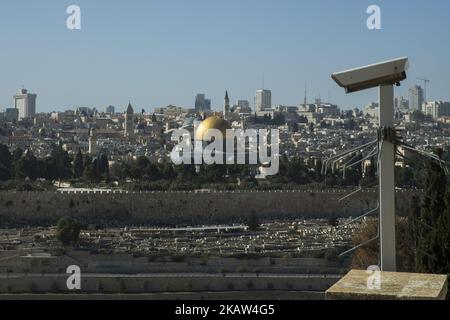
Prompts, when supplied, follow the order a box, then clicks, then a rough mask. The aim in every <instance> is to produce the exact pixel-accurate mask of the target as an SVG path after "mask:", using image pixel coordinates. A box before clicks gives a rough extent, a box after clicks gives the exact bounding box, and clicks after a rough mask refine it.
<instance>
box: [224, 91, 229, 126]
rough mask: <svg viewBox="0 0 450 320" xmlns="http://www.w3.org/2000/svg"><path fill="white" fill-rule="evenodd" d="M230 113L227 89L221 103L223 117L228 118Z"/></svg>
mask: <svg viewBox="0 0 450 320" xmlns="http://www.w3.org/2000/svg"><path fill="white" fill-rule="evenodd" d="M229 114H230V98H229V97H228V90H227V91H226V92H225V101H224V105H223V119H224V120H228V116H229Z"/></svg>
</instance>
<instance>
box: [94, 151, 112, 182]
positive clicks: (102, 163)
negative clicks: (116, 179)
mask: <svg viewBox="0 0 450 320" xmlns="http://www.w3.org/2000/svg"><path fill="white" fill-rule="evenodd" d="M97 166H98V167H97V169H98V173H99V175H101V176H103V177H104V179H105V180H109V161H108V157H107V156H106V154H104V153H102V154H101V155H100V158H99V159H98V164H97Z"/></svg>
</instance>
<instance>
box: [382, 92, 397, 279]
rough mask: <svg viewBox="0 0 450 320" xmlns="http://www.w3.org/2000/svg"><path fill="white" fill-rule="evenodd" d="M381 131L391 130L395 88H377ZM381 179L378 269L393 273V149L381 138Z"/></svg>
mask: <svg viewBox="0 0 450 320" xmlns="http://www.w3.org/2000/svg"><path fill="white" fill-rule="evenodd" d="M379 99H380V100H379V101H380V106H379V108H380V114H379V121H380V129H381V130H383V129H384V128H393V127H394V86H393V85H381V86H380V87H379ZM381 136H382V137H381V139H380V141H379V143H380V149H379V150H380V157H379V161H380V163H379V167H380V170H379V178H380V251H381V252H380V254H381V270H382V271H391V272H395V271H396V269H397V268H396V256H395V252H396V250H395V173H394V170H395V146H394V144H393V143H392V142H391V141H390V140H389V139H386V137H383V135H381Z"/></svg>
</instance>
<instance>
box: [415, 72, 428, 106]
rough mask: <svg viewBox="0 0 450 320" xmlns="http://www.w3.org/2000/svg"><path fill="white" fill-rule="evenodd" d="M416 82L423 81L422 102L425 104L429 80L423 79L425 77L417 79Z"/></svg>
mask: <svg viewBox="0 0 450 320" xmlns="http://www.w3.org/2000/svg"><path fill="white" fill-rule="evenodd" d="M417 80H420V81H423V85H424V87H423V89H424V92H423V101H425V102H427V86H428V84H429V83H430V80H429V79H427V78H425V77H423V78H417Z"/></svg>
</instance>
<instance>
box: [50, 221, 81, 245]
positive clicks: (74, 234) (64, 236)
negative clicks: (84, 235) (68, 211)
mask: <svg viewBox="0 0 450 320" xmlns="http://www.w3.org/2000/svg"><path fill="white" fill-rule="evenodd" d="M80 231H81V225H80V224H79V223H78V222H77V221H76V220H74V219H72V218H69V217H64V218H61V219H60V220H59V221H58V224H57V227H56V239H58V241H60V242H61V244H62V245H63V246H69V245H72V244H74V243H77V242H78V240H79V238H80Z"/></svg>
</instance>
